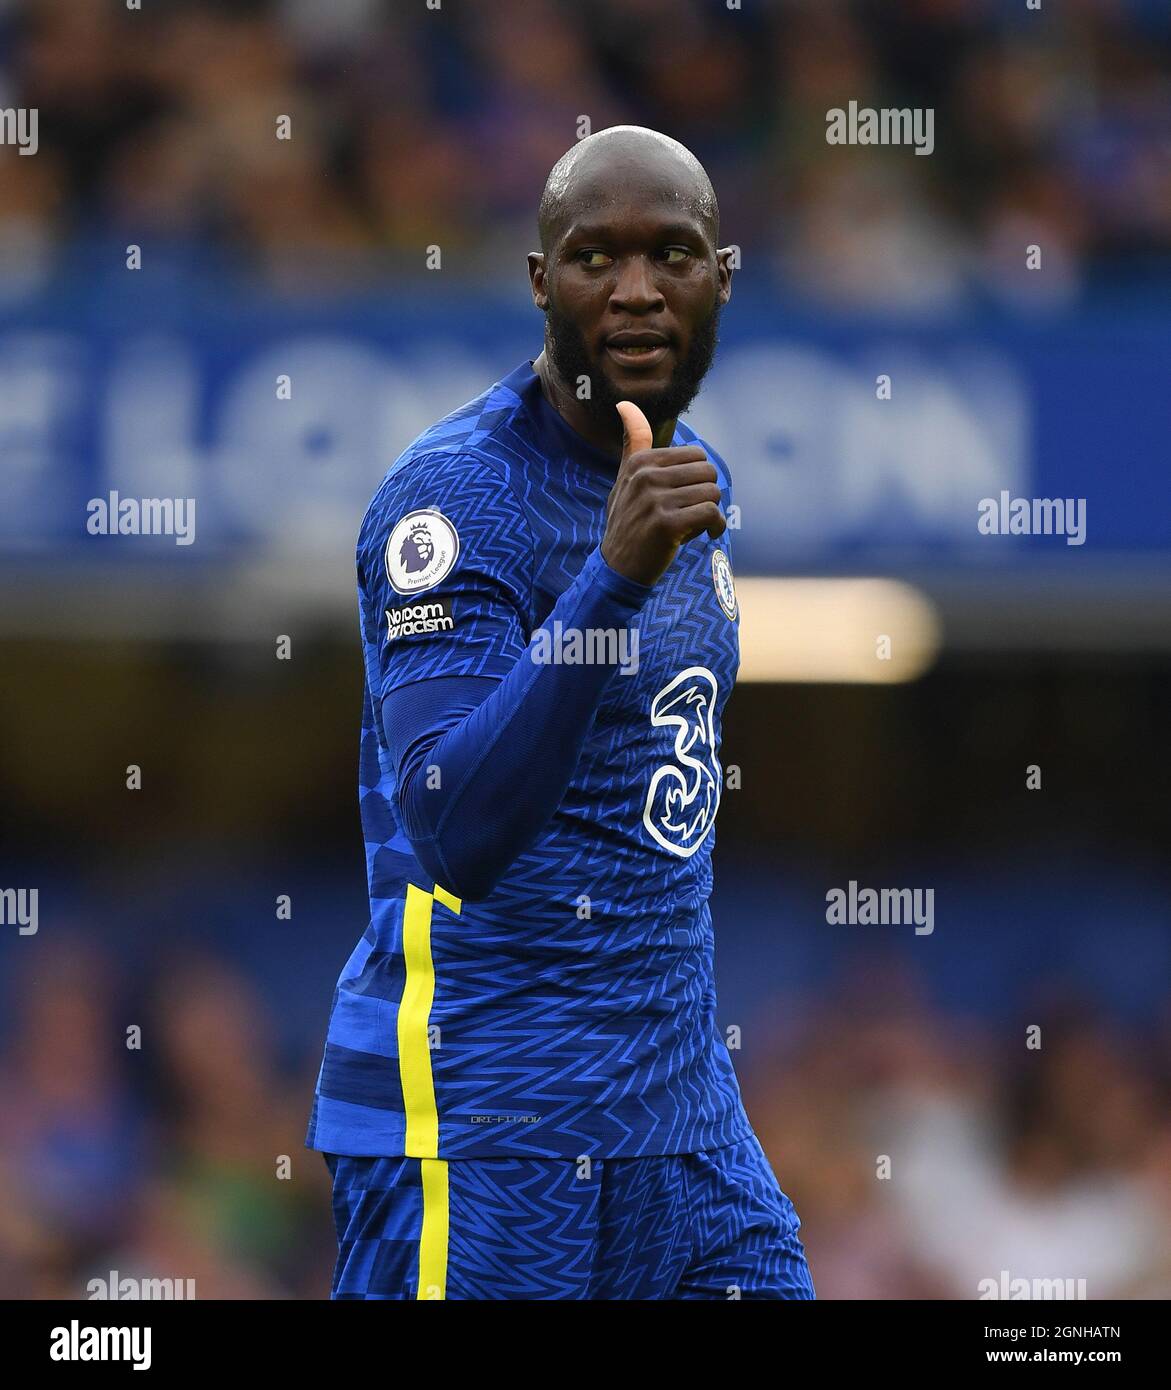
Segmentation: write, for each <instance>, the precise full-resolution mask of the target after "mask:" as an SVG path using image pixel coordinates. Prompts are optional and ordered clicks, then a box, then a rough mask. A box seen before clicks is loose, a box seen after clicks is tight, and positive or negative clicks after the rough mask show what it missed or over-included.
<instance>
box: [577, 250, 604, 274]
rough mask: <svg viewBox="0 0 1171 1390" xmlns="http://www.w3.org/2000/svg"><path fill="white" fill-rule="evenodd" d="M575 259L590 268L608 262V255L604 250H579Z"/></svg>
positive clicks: (593, 268) (594, 268) (592, 268)
mask: <svg viewBox="0 0 1171 1390" xmlns="http://www.w3.org/2000/svg"><path fill="white" fill-rule="evenodd" d="M577 259H578V260H579V261H581V263H582V265H585V266H588V267H589V268H590V269H591V270H596V269H598V268H599V267H600V266H604V265H609V264H610V257H609V256H607V255H606V253H605V251H579V252H578V253H577Z"/></svg>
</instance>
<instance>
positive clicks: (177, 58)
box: [0, 0, 1171, 311]
mask: <svg viewBox="0 0 1171 1390" xmlns="http://www.w3.org/2000/svg"><path fill="white" fill-rule="evenodd" d="M852 100H853V101H857V102H858V104H859V106H870V107H875V108H882V107H892V106H894V107H914V106H922V107H931V108H933V109H934V111H935V150H934V153H933V154H932V155H931V156H930V157H928V158H921V157H917V156H916V155H915V154H914V152H913V151H912V150H910V149H907V148H905V147H904V148H889V147H888V148H881V147H858V146H834V147H830V146H828V145H827V144H826V140H825V131H826V113H827V111H829V110H830V109H832V108H836V107H843V108H844V107H846V106H847V105H848V103H849V102H850V101H852ZM0 106H4V107H12V106H19V107H35V108H36V109H37V110H38V112H39V121H40V149H39V152H38V154H37V157H36V158H21V157H18V156H17V155H16V153H15V151H13V150H11V149H0V251H2V254H0V265H4V266H6V267H7V271H6V273H7V274H8V275H13V274H18V275H19V276H20V277H21V278H22V280H23V282H24V283H26V284H27V283H32V284H34V285H35V284H36V283H39V280H40V279H41V278H43V277H44V276H45V275H48V274H50V273H51V271H52V268H53V266H54V264H55V263H56V261H57V259H58V257H59V255H60V253H61V251H62V249H63V247H65V246H67V245H68V244H69V243H70V242H71V241H72V240H74V239H87V238H90V239H92V238H98V239H99V241H100V240H101V239H102V238H104V237H113V238H116V242H115V243H114V244H116V245H125V244H129V243H131V242H133V243H135V244H140V245H142V244H144V243H145V244H149V245H150V246H151V247H152V248H153V251H154V253H155V254H157V253H158V249H159V247H160V245H162V244H163V243H166V244H167V245H168V246H169V247H172V248H178V247H188V248H190V247H192V246H195V247H198V248H200V249H201V250H206V249H208V248H211V249H212V250H214V251H215V252H216V254H222V255H223V256H224V257H225V258H227V260H228V261H229V263H231V264H233V265H236V266H238V267H240V268H243V269H246V270H247V271H249V272H250V273H255V274H259V275H261V276H262V277H264V278H265V279H267V280H268V281H270V282H273V283H275V284H277V285H278V286H286V287H289V288H292V287H296V288H298V289H304V288H305V287H306V286H318V285H324V286H332V285H335V284H337V283H339V282H341V283H343V284H350V285H354V284H357V285H360V284H361V283H362V282H363V281H364V280H366V279H368V278H369V276H370V275H371V274H372V273H375V272H383V271H387V272H393V273H414V274H422V273H423V271H424V258H425V255H426V250H427V248H428V247H431V246H438V247H440V248H441V251H442V255H443V263H442V264H443V269H444V270H446V271H449V272H451V273H453V274H455V275H457V276H459V275H472V276H475V277H478V278H479V279H483V280H488V281H500V280H501V279H503V282H504V283H505V284H507V285H509V286H510V287H511V286H512V285H513V284H514V283H515V282H516V281H517V278H518V276H519V275H520V274H521V273H522V272H521V270H520V265H521V262H520V253H521V251H522V250H524V249H526V248H528V247H530V246H531V245H532V244H533V241H534V211H535V206H536V202H537V197H538V195H539V191H540V188H541V186H542V183H543V180H544V177H545V174H546V173H547V172H548V169H549V168H550V166H551V165H552V163H553V162H554V161H555V160H556V159H557V158H558V157H559V156H560V155H561V154H562V153H563V152H564V151H565V149H566V148H568V146H569V145H571V144H572V143H573V141H574V140H575V139H576V138H577V137H578V135H579V133H580V132H581V127H580V125H579V122H580V120H581V118H582V117H587V118H588V120H589V122H590V128H591V129H593V130H598V129H601V128H603V127H605V126H607V125H613V124H616V123H621V122H637V123H641V124H647V125H651V126H654V127H657V128H660V129H662V130H665V131H667V132H669V133H670V134H672V135H674V136H676V137H677V138H679V139H680V140H682V141H684V142H685V143H686V144H688V145H689V146H690V147H691V148H693V149H694V150H695V152H696V153H697V154H698V155H699V156H700V158H701V159H703V160H704V161H705V163H706V164H707V166H708V168H709V171H710V172H711V174H712V177H713V180H714V182H715V184H716V188H717V191H718V193H719V196H720V199H721V203H722V209H723V230H724V240H725V241H726V242H731V243H734V244H736V245H739V246H740V247H741V248H742V254H743V257H744V262H745V266H746V267H750V266H751V267H753V268H755V269H757V270H759V271H761V272H764V273H768V274H771V275H773V276H775V277H777V278H778V279H779V280H780V282H781V283H782V284H784V285H786V286H787V287H789V288H790V289H791V290H799V291H800V292H801V293H802V294H804V295H807V296H811V297H812V298H813V299H814V300H815V301H817V302H819V303H820V304H822V305H834V304H838V303H840V304H843V305H847V306H851V307H855V308H857V307H862V308H874V309H876V310H889V309H898V310H903V311H917V310H923V311H934V310H939V309H946V308H947V307H949V306H951V305H953V304H955V303H957V302H961V301H962V302H965V303H967V302H972V301H973V300H975V301H977V302H982V301H984V300H988V301H993V302H1003V301H1006V300H1007V301H1009V302H1012V303H1023V304H1029V305H1045V304H1052V303H1064V302H1066V301H1068V300H1069V299H1070V298H1072V297H1074V296H1076V295H1078V294H1079V293H1081V292H1082V291H1083V290H1084V289H1086V288H1087V287H1089V288H1093V287H1095V286H1097V285H1099V284H1113V283H1116V282H1118V281H1120V280H1121V281H1126V280H1128V279H1129V280H1132V281H1133V280H1134V279H1137V278H1140V277H1142V276H1144V275H1147V274H1149V271H1150V267H1151V265H1152V264H1153V263H1156V262H1160V261H1162V260H1163V259H1164V258H1166V256H1167V254H1168V252H1169V250H1171V9H1169V7H1168V6H1167V5H1166V3H1165V0H1062V3H1061V4H1045V5H1044V6H1043V7H1042V8H1041V9H1040V10H1028V9H1026V7H1025V5H1024V3H1023V0H1020V3H1016V0H1014V2H1013V3H1007V0H744V3H743V5H742V7H740V8H729V6H728V5H727V4H726V3H725V2H724V0H591V3H589V4H584V5H583V4H578V3H574V2H573V0H491V3H475V4H471V3H467V0H442V3H441V4H439V5H438V6H437V7H436V8H429V7H428V6H427V4H425V2H424V0H329V3H328V4H322V3H320V0H150V3H149V4H146V5H144V6H142V8H141V9H139V10H130V9H127V8H126V7H124V6H122V5H119V4H109V3H107V0H0ZM280 116H288V117H289V118H290V120H291V133H292V138H291V139H289V140H278V139H277V138H276V133H277V119H278V117H280ZM1032 243H1035V244H1037V245H1039V246H1040V247H1041V248H1042V251H1043V270H1044V273H1043V274H1041V275H1037V274H1035V273H1031V272H1029V271H1026V269H1025V254H1024V248H1025V247H1026V246H1027V245H1029V244H1032Z"/></svg>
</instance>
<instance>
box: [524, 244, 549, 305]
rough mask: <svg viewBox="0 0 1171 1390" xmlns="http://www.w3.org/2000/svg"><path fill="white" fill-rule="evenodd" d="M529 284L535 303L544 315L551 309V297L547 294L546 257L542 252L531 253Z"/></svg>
mask: <svg viewBox="0 0 1171 1390" xmlns="http://www.w3.org/2000/svg"><path fill="white" fill-rule="evenodd" d="M528 262H529V284H530V286H531V287H532V291H533V303H534V304H535V305H536V306H537V308H538V309H540V310H541V312H542V313H544V312H545V310H546V309H547V308H548V307H549V296H548V294H547V293H546V292H545V256H544V253H543V252H541V251H530V252H529V254H528Z"/></svg>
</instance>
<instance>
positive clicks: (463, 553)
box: [308, 126, 813, 1299]
mask: <svg viewBox="0 0 1171 1390" xmlns="http://www.w3.org/2000/svg"><path fill="white" fill-rule="evenodd" d="M539 230H540V243H541V251H540V252H533V253H531V254H530V255H529V258H528V262H529V277H530V280H531V288H532V296H533V302H534V304H535V305H536V306H537V308H538V309H540V310H541V311H542V312H543V313H544V315H545V339H544V351H543V352H542V353H541V354H540V356H538V357H537V359H536V360H535V361H532V362H524V363H522V364H521V365H520V366H519V367H517V368H516V370H515V371H513V372H511V373H510V374H509V375H508V376H506V377H505V378H504V379H503V380H502V381H499V382H497V383H496V384H495V385H494V386H491V387H489V389H488V390H487V391H485V392H484V393H483V395H481V396H478V397H477V398H476V399H475V400H473V401H471V402H470V403H469V404H467V405H465V406H463V407H462V408H461V409H459V410H457V411H456V412H455V413H454V414H452V415H449V416H447V417H446V418H445V419H443V420H440V421H439V423H438V424H436V425H433V426H432V427H431V428H430V429H428V430H426V431H425V432H424V433H423V434H422V435H420V436H419V438H418V439H416V440H415V442H414V443H413V444H411V445H410V447H409V448H408V449H407V450H406V452H405V453H403V454H402V455H401V456H400V457H399V458H398V459H396V460H395V462H394V463H393V464H392V465H391V468H390V470H389V472H388V473H387V475H386V477H385V479H384V480H383V482H382V485H381V487H379V489H378V492H377V493H376V494H375V497H374V500H373V502H372V503H371V505H370V509H369V511H368V512H367V514H366V518H365V520H364V522H363V524H362V528H361V532H360V535H359V539H358V552H357V563H358V588H359V600H360V612H361V626H362V640H363V645H364V649H365V660H366V691H365V708H364V714H363V723H362V749H361V776H360V782H361V816H362V828H363V833H364V838H365V842H366V862H367V868H368V875H369V887H370V918H371V920H370V924H369V926H368V927H367V929H366V932H365V934H364V935H363V937H362V939H361V941H360V942H359V943H358V946H357V948H356V949H355V950H354V952H353V954H352V955H351V956H350V959H349V960H348V961H347V962H346V964H345V966H344V967H343V969H342V972H341V978H340V979H339V981H338V984H337V989H336V991H335V993H334V1001H333V1010H332V1015H331V1018H330V1024H329V1035H328V1040H327V1042H326V1047H325V1056H324V1060H323V1062H322V1065H321V1072H320V1076H319V1079H318V1083H317V1095H316V1099H315V1103H314V1107H313V1114H312V1118H311V1120H310V1124H309V1136H308V1144H309V1146H310V1147H312V1148H316V1149H320V1150H322V1151H323V1152H324V1153H325V1156H326V1162H327V1163H328V1165H329V1168H330V1172H331V1174H332V1177H333V1194H334V1196H333V1205H334V1215H335V1219H336V1223H337V1233H338V1244H339V1256H338V1262H337V1267H336V1270H335V1273H334V1279H333V1296H334V1297H335V1298H370V1299H379V1298H382V1299H386V1298H396V1299H425V1298H463V1299H505V1298H529V1299H538V1298H540V1299H559V1298H565V1299H585V1298H591V1299H646V1298H735V1297H742V1298H812V1297H813V1287H812V1283H811V1281H810V1276H809V1271H808V1267H807V1264H806V1260H805V1254H804V1250H803V1248H802V1245H801V1241H800V1239H799V1237H798V1234H797V1231H798V1226H799V1224H800V1223H799V1221H798V1219H797V1215H796V1213H795V1212H794V1210H793V1206H792V1203H791V1202H790V1201H789V1199H788V1198H787V1197H786V1196H785V1195H784V1193H783V1192H782V1191H781V1189H780V1187H779V1186H778V1184H777V1180H776V1178H775V1177H774V1175H773V1173H772V1170H771V1168H770V1167H769V1164H768V1160H767V1159H766V1158H765V1155H764V1153H763V1151H762V1150H761V1147H760V1144H759V1143H758V1141H757V1139H756V1136H755V1135H754V1134H753V1132H752V1128H751V1126H750V1124H749V1122H748V1119H747V1116H746V1115H745V1112H744V1108H743V1105H742V1104H741V1100H740V1093H739V1089H738V1087H737V1083H736V1077H735V1073H734V1072H733V1069H732V1064H731V1061H730V1059H729V1055H728V1050H727V1048H726V1046H725V1044H724V1041H723V1039H722V1038H721V1036H720V1033H719V1031H718V1029H717V1025H716V1014H715V989H714V982H713V973H712V954H713V939H712V923H711V917H710V913H709V910H708V905H707V904H708V897H709V894H710V891H711V882H712V874H711V851H712V838H713V837H712V828H713V825H714V823H715V817H716V811H717V809H718V807H719V802H720V789H721V782H722V773H721V768H720V764H719V760H718V749H719V731H720V713H721V710H722V708H723V705H724V701H725V700H726V699H727V696H728V692H729V691H730V690H731V688H732V683H733V680H734V679H735V675H736V668H737V664H738V659H739V658H738V644H737V623H738V618H739V614H738V610H737V603H736V591H735V586H734V583H733V579H732V566H731V562H730V559H729V546H728V538H727V536H726V534H725V521H724V515H723V512H722V511H721V504H722V505H723V507H725V508H726V507H727V506H728V504H729V502H730V497H731V493H730V481H729V477H728V470H727V467H726V465H725V464H724V462H723V460H722V459H721V458H720V457H719V455H718V454H716V453H715V451H714V450H713V449H711V448H710V446H708V445H707V444H706V443H705V442H704V441H703V440H701V439H699V438H698V436H697V435H696V434H695V433H694V432H693V431H692V430H690V429H689V428H688V427H687V426H686V425H684V424H680V423H679V422H678V419H677V417H678V416H679V414H680V413H681V412H682V411H683V410H684V409H685V408H686V407H687V406H688V404H689V403H690V402H691V400H692V399H693V397H694V395H695V393H696V391H697V390H698V388H699V385H700V382H701V380H702V379H703V377H704V375H705V373H706V371H707V369H708V366H709V365H710V363H711V359H712V355H713V353H714V350H715V343H716V326H717V321H718V318H719V313H720V310H721V308H722V307H723V305H724V304H726V303H727V301H728V298H729V294H730V289H731V266H730V260H731V255H732V253H731V251H729V250H718V249H717V241H718V236H719V220H718V211H717V206H716V199H715V194H714V192H713V190H712V186H711V183H710V181H709V179H708V177H707V175H706V174H705V172H704V170H703V168H702V166H701V165H700V164H699V163H698V161H697V160H696V159H695V157H694V156H693V155H692V154H690V153H689V152H688V151H687V150H686V149H685V148H684V147H683V146H682V145H680V144H678V143H677V142H676V141H674V140H672V139H669V138H668V137H666V136H664V135H661V134H659V133H657V132H655V131H651V130H646V129H643V128H641V127H637V126H616V127H613V128H611V129H609V130H604V131H600V132H598V133H597V134H595V135H592V136H590V137H588V138H586V139H584V140H582V141H581V142H580V143H578V144H577V145H575V146H574V147H573V148H572V149H571V150H570V151H569V152H568V153H567V154H565V155H564V156H563V157H562V158H561V159H560V160H559V161H558V163H557V164H556V165H555V166H554V168H553V170H552V172H551V173H550V175H549V179H548V182H547V184H546V186H545V191H544V195H543V197H542V199H541V205H540V211H539Z"/></svg>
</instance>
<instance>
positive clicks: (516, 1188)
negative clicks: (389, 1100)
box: [325, 1136, 814, 1299]
mask: <svg viewBox="0 0 1171 1390" xmlns="http://www.w3.org/2000/svg"><path fill="white" fill-rule="evenodd" d="M325 1161H326V1163H327V1164H328V1165H329V1170H330V1173H331V1174H332V1176H333V1211H334V1220H335V1222H336V1224H337V1236H338V1261H337V1267H336V1269H335V1271H334V1276H333V1291H332V1297H334V1298H338V1299H358V1298H370V1299H435V1298H456V1299H512V1298H515V1299H658V1298H720V1299H735V1298H813V1297H814V1292H813V1283H812V1280H811V1279H810V1276H809V1266H808V1264H807V1263H806V1260H805V1251H804V1248H803V1247H802V1244H801V1241H800V1240H799V1239H798V1236H797V1230H798V1227H799V1226H800V1224H801V1223H800V1221H799V1220H798V1218H797V1213H796V1212H795V1211H794V1210H793V1204H792V1202H790V1201H789V1199H788V1197H786V1196H785V1194H784V1193H783V1192H782V1191H781V1189H780V1187H779V1186H778V1184H777V1180H776V1178H775V1176H774V1175H773V1170H772V1168H771V1167H770V1166H769V1162H768V1159H767V1158H766V1157H765V1155H764V1151H763V1150H762V1149H761V1147H760V1144H759V1143H758V1142H757V1140H756V1138H755V1136H752V1137H750V1138H748V1139H745V1140H742V1141H740V1142H739V1143H735V1144H729V1145H727V1146H726V1147H724V1148H718V1149H710V1150H708V1151H707V1152H705V1153H691V1154H670V1155H667V1156H664V1157H656V1158H607V1159H592V1160H588V1161H587V1160H585V1159H582V1160H574V1159H568V1158H552V1159H529V1158H498V1159H497V1158H488V1159H477V1158H466V1159H453V1160H451V1161H450V1162H449V1161H447V1160H445V1159H437V1158H348V1157H345V1156H343V1155H339V1154H326V1156H325Z"/></svg>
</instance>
